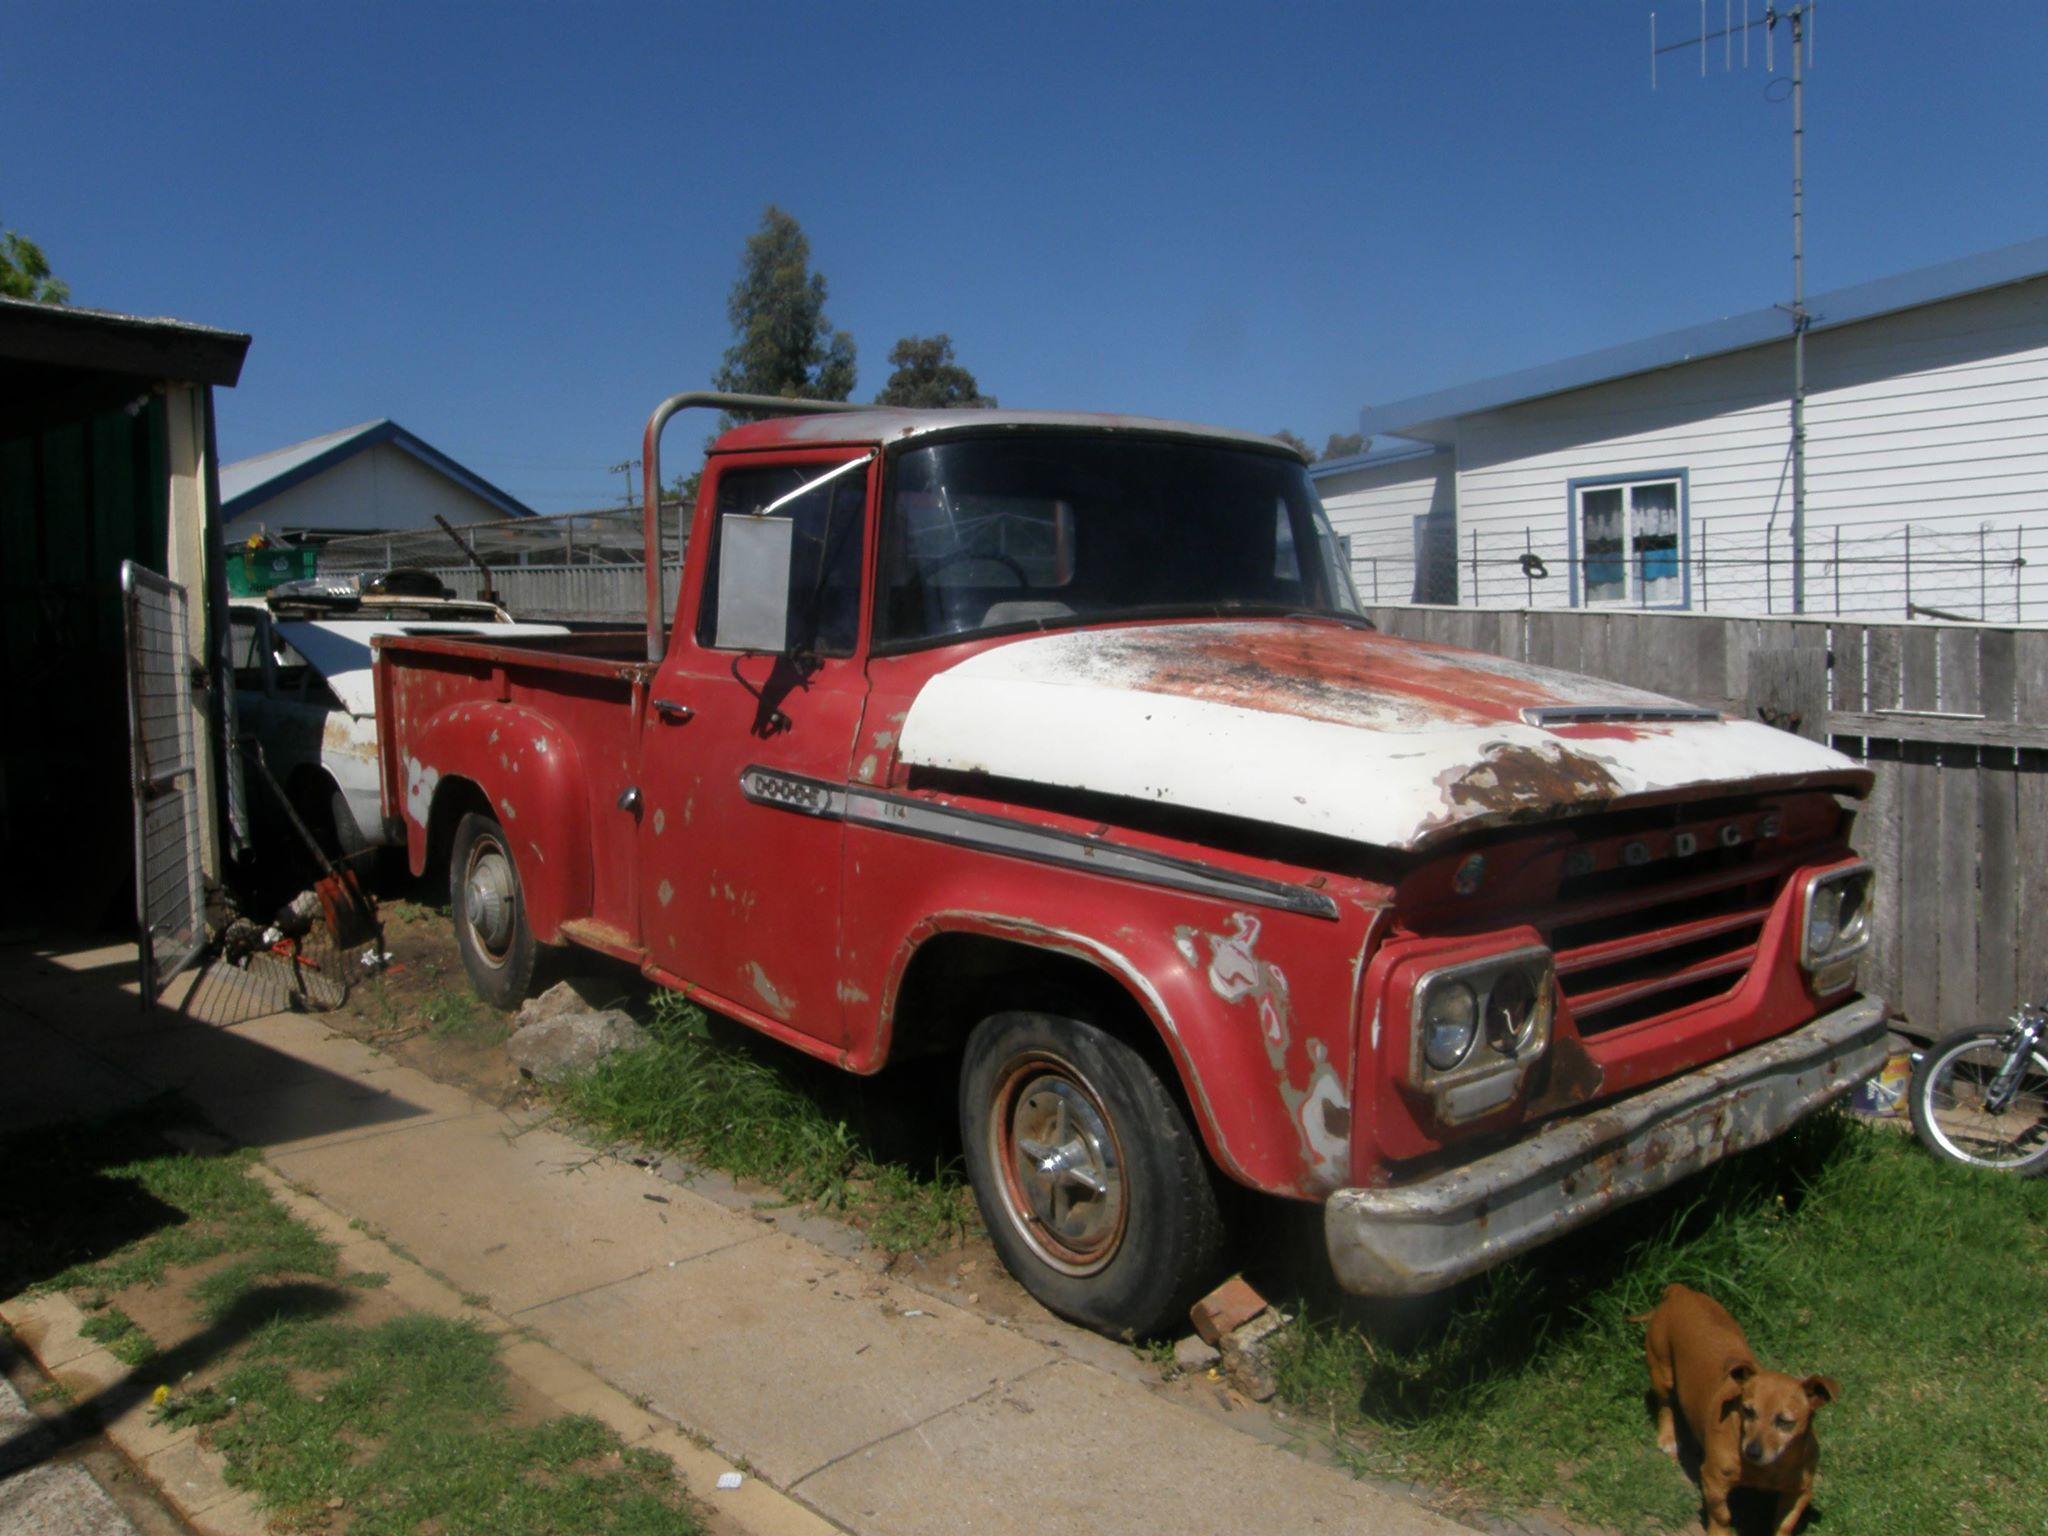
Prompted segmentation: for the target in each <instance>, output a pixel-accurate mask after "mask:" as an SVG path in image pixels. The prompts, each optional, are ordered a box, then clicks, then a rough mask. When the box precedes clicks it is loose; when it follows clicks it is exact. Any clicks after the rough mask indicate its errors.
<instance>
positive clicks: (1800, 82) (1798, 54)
mask: <svg viewBox="0 0 2048 1536" xmlns="http://www.w3.org/2000/svg"><path fill="white" fill-rule="evenodd" d="M1809 3H1810V0H1809ZM1806 11H1807V6H1806V5H1805V4H1801V5H1795V6H1793V7H1792V9H1791V10H1790V11H1789V12H1787V13H1786V14H1787V18H1788V19H1789V20H1790V21H1791V23H1792V611H1793V612H1794V613H1804V612H1806V327H1807V324H1808V321H1809V319H1810V317H1809V316H1808V315H1807V313H1806V224H1805V218H1806V117H1805V106H1806V103H1805V91H1806V69H1805V54H1806ZM1764 22H1765V25H1766V26H1770V27H1776V26H1777V24H1778V12H1777V10H1776V9H1775V8H1773V9H1771V10H1767V11H1765V12H1764Z"/></svg>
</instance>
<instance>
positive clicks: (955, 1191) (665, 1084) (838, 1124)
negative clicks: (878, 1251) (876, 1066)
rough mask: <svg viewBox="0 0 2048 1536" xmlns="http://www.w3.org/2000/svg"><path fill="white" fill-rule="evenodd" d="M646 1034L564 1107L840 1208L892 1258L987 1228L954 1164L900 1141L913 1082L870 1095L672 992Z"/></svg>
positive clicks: (577, 1086) (577, 1088)
mask: <svg viewBox="0 0 2048 1536" xmlns="http://www.w3.org/2000/svg"><path fill="white" fill-rule="evenodd" d="M647 1028H648V1031H649V1033H650V1034H651V1035H652V1036H653V1043H652V1044H651V1045H648V1046H647V1047H645V1048H643V1049H641V1050H636V1051H625V1052H621V1053H619V1054H617V1055H615V1056H611V1057H608V1058H606V1059H605V1060H604V1061H602V1062H600V1063H599V1064H598V1065H597V1067H596V1068H595V1069H593V1070H592V1071H590V1072H588V1073H586V1074H584V1075H582V1076H581V1077H578V1078H575V1079H573V1080H572V1081H570V1082H568V1083H565V1084H563V1085H562V1087H561V1088H560V1090H559V1091H558V1094H557V1099H558V1102H560V1103H561V1105H562V1106H563V1108H564V1109H566V1110H567V1111H568V1112H569V1113H570V1114H571V1115H573V1116H575V1117H576V1118H577V1119H578V1120H581V1121H583V1122H584V1123H585V1124H587V1125H589V1126H591V1127H592V1128H594V1129H596V1130H598V1131H600V1132H602V1133H604V1134H606V1135H608V1136H615V1137H620V1138H624V1139H627V1140H631V1141H636V1142H639V1143H640V1144H642V1145H644V1146H647V1147H651V1148H653V1149H655V1150H657V1151H672V1152H679V1153H681V1154H683V1155H684V1156H687V1157H688V1158H690V1159H691V1160H692V1161H694V1162H697V1163H700V1164H702V1165H704V1166H706V1167H710V1168H717V1169H719V1170H721V1171H723V1172H726V1173H730V1174H733V1175H735V1176H737V1177H740V1178H746V1179H755V1180H759V1181H760V1182H762V1183H766V1184H772V1185H774V1186H775V1187H776V1188H778V1189H780V1190H781V1191H782V1193H783V1194H784V1195H785V1196H786V1197H787V1198H788V1199H790V1200H794V1201H801V1202H805V1203H807V1204H812V1205H816V1206H819V1207H821V1208H823V1209H826V1210H831V1211H836V1212H838V1213H839V1214H841V1215H843V1216H845V1217H847V1218H848V1219H850V1220H852V1221H853V1222H855V1223H856V1224H858V1225H859V1226H861V1227H862V1228H864V1229H865V1230H866V1232H867V1235H868V1237H869V1239H870V1240H871V1241H873V1242H874V1243H875V1244H876V1246H878V1247H880V1248H882V1249H884V1250H886V1251H888V1252H891V1253H903V1252H910V1251H913V1250H922V1249H933V1248H939V1247H943V1246H944V1245H946V1244H947V1243H949V1242H951V1241H953V1240H955V1239H957V1238H958V1237H959V1236H960V1235H961V1234H962V1233H963V1232H966V1231H970V1230H972V1229H973V1228H974V1227H976V1226H977V1225H978V1217H977V1215H976V1212H975V1208H974V1197H973V1195H972V1194H971V1193H970V1192H969V1191H968V1189H967V1187H966V1185H965V1184H964V1183H962V1182H961V1179H960V1177H959V1174H958V1172H957V1170H956V1169H955V1167H954V1165H953V1162H952V1159H951V1158H950V1157H947V1156H945V1155H944V1154H943V1153H940V1152H935V1151H933V1150H932V1149H931V1148H930V1147H928V1146H927V1147H918V1148H915V1149H912V1148H909V1147H906V1146H902V1145H893V1146H892V1145H891V1143H892V1142H898V1141H900V1139H901V1133H902V1132H903V1131H904V1130H905V1120H904V1117H902V1116H901V1114H900V1105H898V1106H896V1109H895V1110H894V1111H892V1108H891V1104H890V1100H891V1098H892V1096H893V1095H894V1094H895V1093H899V1092H901V1091H903V1088H904V1084H903V1083H902V1082H901V1081H896V1080H892V1081H891V1082H890V1083H888V1084H887V1085H884V1086H876V1087H871V1086H870V1085H868V1084H867V1083H864V1082H863V1081H862V1080H861V1079H858V1078H854V1077H850V1076H849V1075H848V1074H846V1073H844V1072H839V1071H835V1070H834V1069H832V1068H830V1067H826V1066H823V1065H821V1064H816V1063H812V1062H810V1061H808V1060H806V1059H805V1058H803V1057H800V1056H798V1055H797V1054H796V1053H795V1052H793V1051H790V1050H788V1049H787V1048H785V1047H781V1046H776V1045H772V1044H767V1043H764V1042H762V1041H760V1040H758V1039H756V1038H754V1037H752V1036H751V1035H748V1034H746V1033H745V1032H744V1031H741V1030H740V1029H739V1026H737V1025H731V1026H727V1027H726V1029H725V1030H724V1031H718V1030H715V1029H714V1028H713V1026H712V1025H711V1024H710V1023H709V1022H708V1021H707V1020H706V1019H705V1016H704V1013H703V1010H701V1009H699V1008H697V1007H696V1006H695V1005H694V1004H691V1003H688V1002H686V1001H684V999H683V998H682V997H681V996H680V995H679V994H677V993H673V992H664V993H660V994H658V995H657V996H656V998H655V1000H654V1012H653V1017H652V1018H651V1019H649V1020H648V1024H647ZM948 1108H949V1109H950V1100H949V1101H948ZM940 1118H941V1119H949V1118H950V1116H942V1117H940Z"/></svg>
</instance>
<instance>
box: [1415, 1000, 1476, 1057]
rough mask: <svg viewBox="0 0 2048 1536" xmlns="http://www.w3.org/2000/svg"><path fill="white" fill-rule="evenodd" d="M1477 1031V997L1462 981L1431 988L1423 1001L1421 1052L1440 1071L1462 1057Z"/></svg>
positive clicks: (1468, 1050) (1469, 1048)
mask: <svg viewBox="0 0 2048 1536" xmlns="http://www.w3.org/2000/svg"><path fill="white" fill-rule="evenodd" d="M1478 1034H1479V999H1478V998H1476V997H1474V996H1473V995H1472V989H1471V988H1470V987H1468V986H1466V985H1465V984H1464V983H1463V982H1462V981H1447V982H1445V983H1444V984H1443V985H1441V986H1438V987H1433V988H1431V989H1430V992H1429V996H1428V998H1427V999H1426V1000H1425V1001H1424V1003H1423V1005H1422V1056H1423V1059H1424V1060H1425V1061H1427V1062H1428V1063H1429V1064H1430V1065H1431V1066H1432V1067H1434V1068H1436V1070H1437V1071H1439V1072H1448V1071H1450V1070H1451V1068H1453V1067H1455V1066H1456V1065H1457V1064H1458V1063H1459V1062H1461V1061H1463V1060H1464V1059H1465V1057H1466V1055H1467V1053H1468V1052H1470V1051H1471V1049H1472V1042H1473V1040H1474V1039H1476V1038H1477V1037H1478Z"/></svg>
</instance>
